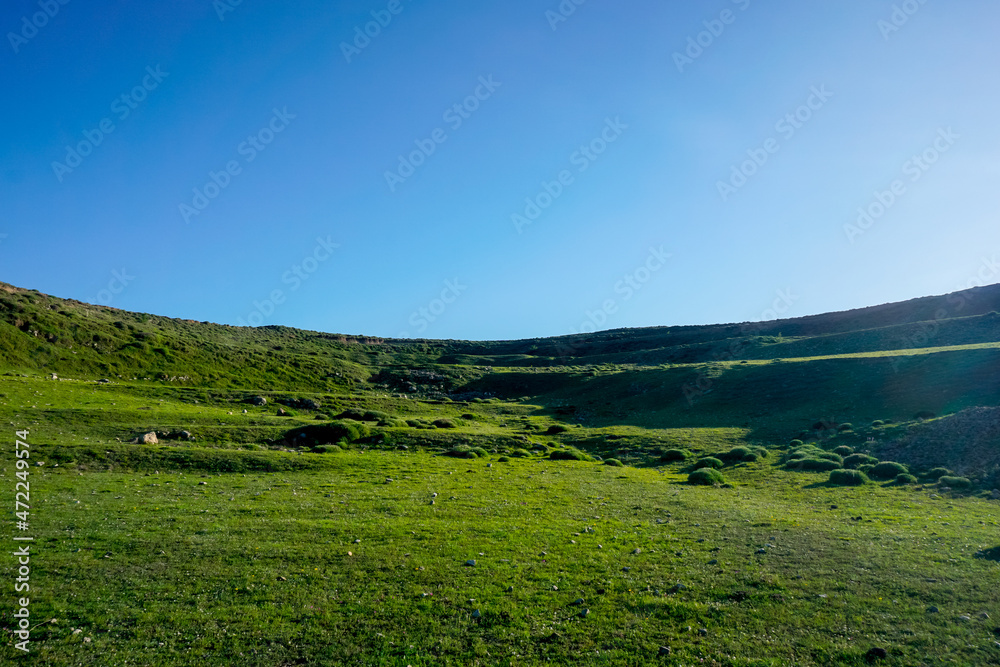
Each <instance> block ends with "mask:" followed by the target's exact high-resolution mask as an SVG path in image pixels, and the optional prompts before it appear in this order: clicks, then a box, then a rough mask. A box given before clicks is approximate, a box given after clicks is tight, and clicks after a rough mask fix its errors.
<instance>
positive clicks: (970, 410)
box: [0, 285, 1000, 667]
mask: <svg viewBox="0 0 1000 667" xmlns="http://www.w3.org/2000/svg"><path fill="white" fill-rule="evenodd" d="M998 305H1000V288H998V287H996V286H994V287H990V288H980V289H976V290H970V291H968V292H963V293H959V294H956V295H947V296H943V297H930V298H925V299H917V300H914V301H911V302H906V303H903V304H889V305H886V306H879V307H875V308H868V309H862V310H858V311H850V312H847V313H833V314H829V315H819V316H814V317H809V318H801V319H797V320H785V321H779V322H769V323H762V324H742V325H715V326H704V327H669V328H667V327H657V328H650V329H641V330H618V331H609V332H600V333H597V334H591V335H580V336H571V337H562V338H558V339H539V340H527V341H497V342H469V341H409V340H407V341H402V340H387V339H378V338H365V337H351V336H341V335H336V334H325V333H319V332H309V331H300V330H296V329H290V328H287V327H264V328H260V329H249V328H240V327H230V326H221V325H215V324H210V323H204V322H202V323H199V322H192V321H184V320H175V319H169V318H161V317H157V316H153V315H144V314H137V313H129V312H125V311H120V310H115V309H111V308H105V307H98V306H91V305H88V304H83V303H79V302H75V301H67V300H62V299H58V298H55V297H50V296H47V295H43V294H39V293H37V292H33V291H30V290H23V289H19V288H15V287H12V286H3V285H0V422H3V423H5V424H8V425H9V426H8V428H9V429H10V433H9V436H10V437H9V440H10V439H12V438H13V431H14V430H15V429H17V430H27V431H30V434H29V442H30V446H31V459H30V466H29V467H27V468H25V467H24V466H22V467H21V468H17V467H15V459H14V458H13V454H9V456H8V458H7V460H6V462H5V463H3V464H0V480H6V482H5V485H6V486H7V488H8V492H7V493H8V495H9V496H10V498H8V500H9V501H10V503H11V504H13V488H14V483H15V481H18V480H15V472H20V473H21V474H22V475H23V474H24V473H25V471H27V472H28V474H29V475H30V484H31V494H32V503H31V526H32V532H33V534H34V535H35V537H36V542H35V543H34V544H35V545H36V546H35V547H33V548H34V549H35V550H33V551H32V554H33V556H32V565H33V574H32V577H33V578H32V595H33V602H32V605H33V606H32V614H33V617H32V618H33V621H32V622H33V623H38V624H39V625H37V627H35V629H34V630H33V633H32V639H33V651H34V652H36V653H38V654H39V655H37V656H36V658H37V659H38V660H40V661H41V662H44V663H45V664H51V665H57V666H58V665H78V664H94V665H102V666H104V665H124V664H145V665H187V664H191V665H225V664H232V661H233V659H234V656H236V659H238V660H239V661H240V663H245V664H247V665H291V664H303V665H332V664H338V665H339V664H356V665H414V666H416V665H456V666H458V665H461V666H463V667H464V666H466V665H538V664H553V663H554V664H606V665H634V664H643V665H647V664H664V665H690V664H696V663H697V664H708V665H727V666H729V665H733V666H736V665H739V666H749V665H754V666H756V665H775V666H776V665H787V664H800V665H833V664H836V665H861V664H869V663H870V662H872V661H874V662H880V663H882V664H888V665H912V664H924V663H927V664H930V662H939V661H940V662H949V663H954V664H962V665H983V664H993V663H994V662H997V661H998V660H1000V643H998V642H1000V629H997V621H996V620H991V619H1000V608H997V601H996V595H995V593H994V591H995V590H996V586H997V584H998V582H1000V579H998V578H1000V565H998V560H1000V547H998V544H1000V538H998V533H997V528H996V527H997V519H998V510H1000V492H995V491H994V489H995V488H996V487H998V486H1000V423H998V420H1000V408H998V407H997V406H1000V317H998V316H997V315H996V314H995V313H994V310H996V309H997V307H998ZM151 434H155V438H156V442H155V444H154V443H153V442H152V435H151ZM144 439H147V440H149V442H143V440H144ZM140 443H142V444H140ZM706 469H711V470H712V472H705V470H706ZM696 471H699V472H696ZM697 479H705V480H707V481H709V482H710V483H709V485H708V486H695V485H692V484H690V483H689V481H694V480H697ZM713 479H714V480H715V483H714V484H711V482H712V480H713ZM844 480H853V481H857V482H860V485H858V486H845V485H843V484H845V483H847V482H845V481H844ZM435 494H436V495H435ZM36 551H37V555H36ZM470 560H471V561H475V563H474V564H469V563H468V561H470ZM15 567H16V565H15V564H14V562H13V560H12V559H5V560H4V561H3V564H2V568H0V569H2V573H3V576H5V577H8V580H12V579H13V577H14V576H15V574H14V573H15V569H14V568H15ZM931 608H933V610H932V609H931ZM935 610H936V611H935ZM50 619H56V621H55V622H51V623H50V622H48V621H49V620H50ZM77 631H78V632H77ZM880 650H884V651H885V657H884V658H880V657H879V656H880V655H881V653H879V651H880ZM0 655H2V659H4V660H12V659H13V656H14V655H15V653H14V649H13V648H11V646H10V645H7V646H5V647H3V648H2V649H0Z"/></svg>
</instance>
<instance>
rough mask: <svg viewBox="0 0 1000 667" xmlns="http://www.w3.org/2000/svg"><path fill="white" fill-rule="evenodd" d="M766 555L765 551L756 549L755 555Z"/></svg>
mask: <svg viewBox="0 0 1000 667" xmlns="http://www.w3.org/2000/svg"><path fill="white" fill-rule="evenodd" d="M766 553H767V549H757V555H758V556H761V555H763V554H766Z"/></svg>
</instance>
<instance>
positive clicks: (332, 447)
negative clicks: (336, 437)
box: [313, 445, 344, 454]
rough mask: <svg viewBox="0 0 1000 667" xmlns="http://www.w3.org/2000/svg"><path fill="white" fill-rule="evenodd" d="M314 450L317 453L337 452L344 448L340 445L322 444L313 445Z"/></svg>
mask: <svg viewBox="0 0 1000 667" xmlns="http://www.w3.org/2000/svg"><path fill="white" fill-rule="evenodd" d="M313 451H314V452H316V453H317V454H336V453H337V452H342V451H344V450H343V449H342V448H341V447H340V446H338V445H320V446H319V447H313Z"/></svg>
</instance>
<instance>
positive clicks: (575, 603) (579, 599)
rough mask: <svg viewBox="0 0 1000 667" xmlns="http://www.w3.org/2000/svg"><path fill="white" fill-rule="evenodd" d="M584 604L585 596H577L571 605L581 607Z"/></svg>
mask: <svg viewBox="0 0 1000 667" xmlns="http://www.w3.org/2000/svg"><path fill="white" fill-rule="evenodd" d="M582 604H583V598H577V599H575V600H573V601H572V602H570V603H569V606H571V607H579V606H580V605H582Z"/></svg>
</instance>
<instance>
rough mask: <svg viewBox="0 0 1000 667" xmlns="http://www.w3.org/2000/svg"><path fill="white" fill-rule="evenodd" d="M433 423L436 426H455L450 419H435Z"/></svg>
mask: <svg viewBox="0 0 1000 667" xmlns="http://www.w3.org/2000/svg"><path fill="white" fill-rule="evenodd" d="M433 424H434V426H437V427H438V428H455V422H453V421H452V420H450V419H435V420H434V422H433Z"/></svg>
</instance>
